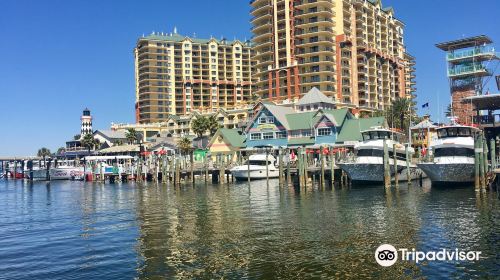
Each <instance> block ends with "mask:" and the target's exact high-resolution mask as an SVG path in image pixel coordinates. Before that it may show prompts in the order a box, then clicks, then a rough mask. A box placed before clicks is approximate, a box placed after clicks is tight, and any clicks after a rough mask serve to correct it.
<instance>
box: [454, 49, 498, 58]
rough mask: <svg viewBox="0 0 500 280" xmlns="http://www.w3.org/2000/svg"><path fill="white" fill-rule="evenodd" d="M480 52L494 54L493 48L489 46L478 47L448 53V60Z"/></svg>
mask: <svg viewBox="0 0 500 280" xmlns="http://www.w3.org/2000/svg"><path fill="white" fill-rule="evenodd" d="M480 54H495V49H494V48H491V47H478V48H474V49H469V50H463V51H458V52H452V53H448V56H447V57H448V60H454V59H459V58H467V57H472V56H475V55H480Z"/></svg>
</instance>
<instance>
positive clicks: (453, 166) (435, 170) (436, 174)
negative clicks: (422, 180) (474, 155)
mask: <svg viewBox="0 0 500 280" xmlns="http://www.w3.org/2000/svg"><path fill="white" fill-rule="evenodd" d="M417 166H418V167H419V168H420V169H422V171H423V172H424V173H425V174H427V176H428V177H429V178H430V179H431V181H432V182H433V183H438V184H454V183H462V184H463V183H472V182H474V170H475V169H474V163H433V162H429V163H419V164H417Z"/></svg>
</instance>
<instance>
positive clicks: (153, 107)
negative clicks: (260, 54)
mask: <svg viewBox="0 0 500 280" xmlns="http://www.w3.org/2000/svg"><path fill="white" fill-rule="evenodd" d="M250 52H251V48H250V42H240V41H238V40H234V41H229V40H226V39H221V40H216V39H214V38H211V39H198V38H194V37H187V36H181V35H180V34H177V32H176V31H174V32H173V33H170V34H166V33H158V32H153V33H152V34H151V35H148V36H143V37H141V38H139V40H138V41H137V45H136V48H135V49H134V53H135V69H136V71H135V79H136V104H135V106H136V122H137V123H153V122H163V121H167V120H168V118H169V116H170V115H187V114H190V113H191V112H193V111H198V112H210V111H216V110H217V109H218V108H219V107H220V108H224V109H226V110H231V109H234V108H239V107H241V106H244V105H245V104H246V103H247V102H248V101H249V99H250V96H251V87H252V83H251V67H252V65H251V62H250V58H251V54H250Z"/></svg>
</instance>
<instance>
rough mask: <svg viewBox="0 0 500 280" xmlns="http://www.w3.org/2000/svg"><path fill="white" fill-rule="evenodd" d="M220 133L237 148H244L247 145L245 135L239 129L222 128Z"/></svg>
mask: <svg viewBox="0 0 500 280" xmlns="http://www.w3.org/2000/svg"><path fill="white" fill-rule="evenodd" d="M219 133H220V135H222V138H224V140H226V141H227V142H229V144H230V145H231V146H233V147H235V148H244V147H245V146H246V145H245V135H243V133H241V131H239V130H237V129H228V128H220V129H219ZM214 137H215V136H214Z"/></svg>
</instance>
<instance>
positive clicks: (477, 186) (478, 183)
mask: <svg viewBox="0 0 500 280" xmlns="http://www.w3.org/2000/svg"><path fill="white" fill-rule="evenodd" d="M478 147H479V135H476V136H474V188H475V189H476V191H479V189H480V188H481V178H480V172H479V170H480V168H479V161H480V157H479V148H478Z"/></svg>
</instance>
